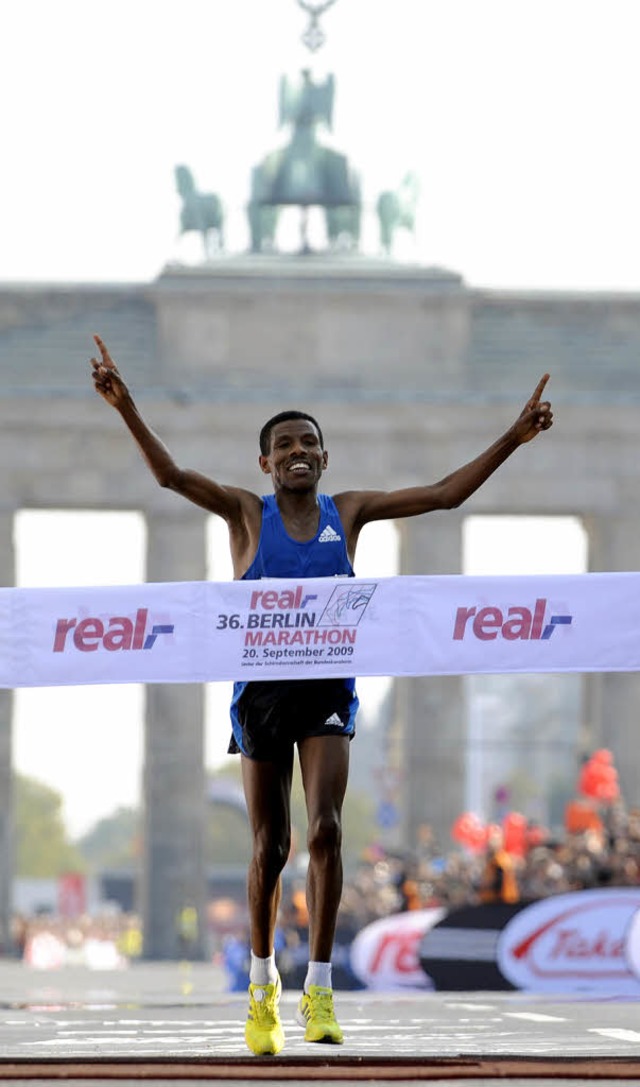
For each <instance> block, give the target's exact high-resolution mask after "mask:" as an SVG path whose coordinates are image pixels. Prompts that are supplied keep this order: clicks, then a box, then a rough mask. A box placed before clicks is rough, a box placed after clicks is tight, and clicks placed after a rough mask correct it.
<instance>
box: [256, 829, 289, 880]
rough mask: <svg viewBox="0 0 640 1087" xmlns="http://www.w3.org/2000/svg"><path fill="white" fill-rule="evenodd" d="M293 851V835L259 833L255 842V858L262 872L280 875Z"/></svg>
mask: <svg viewBox="0 0 640 1087" xmlns="http://www.w3.org/2000/svg"><path fill="white" fill-rule="evenodd" d="M290 851H291V836H290V835H289V834H287V835H281V836H276V837H273V836H271V835H267V834H258V835H257V836H256V838H255V841H254V843H253V859H254V862H255V864H256V865H257V866H258V868H259V869H260V870H261V871H262V872H269V873H271V874H272V875H280V872H282V869H283V868H284V866H285V864H286V863H287V860H288V859H289V853H290Z"/></svg>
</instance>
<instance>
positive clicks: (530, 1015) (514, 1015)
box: [504, 1012, 567, 1023]
mask: <svg viewBox="0 0 640 1087" xmlns="http://www.w3.org/2000/svg"><path fill="white" fill-rule="evenodd" d="M504 1015H505V1018H506V1017H507V1016H509V1017H510V1018H511V1019H527V1020H528V1021H529V1022H530V1023H566V1022H567V1020H566V1018H565V1017H564V1016H563V1015H543V1014H542V1012H505V1013H504Z"/></svg>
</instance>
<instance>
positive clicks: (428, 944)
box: [419, 903, 526, 992]
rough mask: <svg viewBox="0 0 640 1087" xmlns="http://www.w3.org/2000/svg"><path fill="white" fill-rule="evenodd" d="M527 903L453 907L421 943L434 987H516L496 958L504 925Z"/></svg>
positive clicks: (422, 958)
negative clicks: (505, 974)
mask: <svg viewBox="0 0 640 1087" xmlns="http://www.w3.org/2000/svg"><path fill="white" fill-rule="evenodd" d="M525 908H526V904H522V903H518V904H515V905H511V904H508V903H492V904H490V905H481V906H462V907H460V909H456V910H451V912H450V913H447V914H446V915H445V916H444V917H443V918H442V920H441V921H438V924H437V925H434V927H433V928H431V929H429V931H428V932H427V933H426V935H425V936H424V938H423V939H422V941H421V943H420V948H419V956H420V965H421V966H422V969H423V970H424V971H425V973H426V974H428V976H429V977H430V978H431V980H432V982H433V984H434V985H435V988H436V989H438V990H441V991H447V990H448V991H450V992H473V991H476V990H487V991H492V990H493V991H495V990H508V989H515V988H516V986H515V985H513V984H512V983H511V982H510V981H509V980H508V979H507V978H506V977H505V976H504V974H503V973H502V971H501V970H500V967H499V966H498V962H497V948H498V940H499V938H500V935H501V933H502V930H503V928H504V927H505V925H506V924H507V923H508V922H509V921H510V920H511V918H512V917H515V915H516V914H517V913H519V912H520V911H521V910H523V909H525Z"/></svg>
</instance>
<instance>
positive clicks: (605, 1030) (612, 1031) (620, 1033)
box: [588, 1027, 640, 1042]
mask: <svg viewBox="0 0 640 1087" xmlns="http://www.w3.org/2000/svg"><path fill="white" fill-rule="evenodd" d="M588 1030H589V1032H590V1033H591V1034H604V1036H605V1038H616V1039H617V1041H619V1042H640V1030H624V1028H623V1027H589V1028H588Z"/></svg>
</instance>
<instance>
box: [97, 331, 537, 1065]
mask: <svg viewBox="0 0 640 1087" xmlns="http://www.w3.org/2000/svg"><path fill="white" fill-rule="evenodd" d="M95 342H96V344H97V347H98V352H99V358H93V359H92V360H91V362H92V366H93V380H94V384H95V388H96V390H97V392H98V393H99V394H100V396H102V398H103V399H104V400H106V402H107V403H108V404H111V406H112V407H114V408H115V409H116V410H117V411H118V412H119V413H120V415H121V416H122V419H123V421H124V423H125V425H126V426H127V428H128V429H129V432H130V434H131V436H132V437H133V439H134V441H135V442H136V444H137V446H138V448H139V450H140V452H141V454H142V456H143V458H144V460H145V461H146V463H147V465H148V467H149V468H150V470H151V472H152V473H153V475H154V477H155V478H156V480H157V481H158V483H159V484H160V486H161V487H168V488H170V489H171V490H173V491H175V492H176V493H177V494H180V495H182V496H183V497H184V498H188V499H189V501H191V502H194V503H196V505H199V506H202V507H203V508H204V509H206V510H209V511H210V512H211V513H215V514H217V515H218V516H219V517H222V518H224V520H225V521H226V523H227V525H228V528H229V546H230V549H231V557H232V561H233V570H234V577H235V578H238V579H240V578H245V579H248V580H254V579H257V578H263V577H270V578H296V579H298V578H305V577H309V578H312V577H339V576H348V577H352V576H353V565H352V564H353V561H354V558H355V552H356V544H357V542H358V536H359V534H360V531H361V529H362V528H363V526H364V525H366V524H368V523H369V522H370V521H380V520H384V519H396V518H399V517H416V516H418V515H419V514H422V513H429V512H431V511H432V510H443V509H454V508H455V507H457V506H460V505H461V504H462V503H463V502H464V501H465V500H466V499H467V498H469V496H470V495H472V494H473V493H474V492H475V491H477V490H478V488H479V487H480V486H481V485H482V484H483V483H484V482H485V481H486V480H487V479H488V478H489V476H491V475H492V474H493V472H495V471H496V469H497V468H499V467H500V465H501V464H503V463H504V461H505V460H506V459H507V458H508V457H509V456H511V454H512V453H514V452H515V450H516V449H517V448H518V447H519V446H521V445H524V444H525V443H527V442H530V441H531V440H532V438H535V437H536V436H537V435H538V433H539V432H540V431H542V430H548V429H549V427H550V426H551V424H552V412H551V406H550V404H549V402H548V401H547V400H544V401H543V400H541V397H542V394H543V391H544V388H545V386H546V384H547V381H548V379H549V375H548V374H545V375H544V376H543V377H542V378H541V380H540V381H539V383H538V385H537V387H536V389H535V391H534V393H533V396H532V397H531V399H530V400H528V401H527V403H526V404H525V406H524V408H523V410H522V412H521V413H520V415H519V416H518V418H517V419H516V420H515V422H514V423H513V424H512V425H511V426H510V427H509V428H508V430H507V431H506V432H505V433H504V434H503V435H502V437H500V438H498V439H497V441H495V442H494V443H493V445H491V446H489V448H488V449H486V450H485V451H484V453H481V454H480V455H479V456H478V457H476V458H475V459H474V460H472V461H470V462H469V463H468V464H465V465H463V466H462V467H461V468H458V469H457V470H456V471H454V472H452V473H451V474H450V475H448V476H446V477H445V478H444V479H442V480H440V481H439V482H437V483H433V484H428V485H426V486H422V487H409V488H407V489H405V490H398V491H389V492H387V491H344V492H343V493H342V494H337V495H335V496H334V497H329V496H328V495H326V494H322V493H319V485H320V480H321V478H322V475H323V473H324V471H325V469H326V468H327V462H328V453H327V450H326V449H325V447H324V439H323V436H322V431H321V429H320V426H319V425H318V423H317V422H316V420H315V419H314V418H313V417H312V416H310V415H307V414H306V413H305V412H301V411H284V412H281V413H280V414H278V415H275V416H274V417H273V418H272V419H270V420H269V421H268V422H267V423H265V425H264V427H263V428H262V431H261V433H260V439H259V444H260V455H259V458H258V464H259V468H260V471H261V472H263V473H264V475H266V476H271V482H272V486H273V494H268V495H265V496H262V497H261V496H260V495H258V494H254V493H252V492H250V491H246V490H244V489H242V488H239V487H233V486H228V485H225V484H221V483H217V482H215V481H214V480H212V479H209V478H208V477H207V476H204V475H201V474H200V473H199V472H197V471H193V470H192V469H190V468H181V467H179V466H178V465H177V464H176V462H175V461H174V459H173V457H172V456H171V454H170V452H169V451H168V449H167V448H166V446H165V445H164V444H163V443H162V441H161V440H160V439H159V438H158V437H157V436H156V434H154V433H153V431H152V430H150V428H149V427H148V426H147V424H146V423H145V422H144V420H143V419H142V417H141V415H140V413H139V411H138V409H137V407H136V405H135V403H134V401H133V399H132V397H131V394H130V392H129V390H128V389H127V386H126V384H125V382H124V381H123V379H122V377H121V375H120V373H119V371H118V369H117V367H116V365H115V363H114V362H113V359H112V358H111V356H110V354H109V351H108V350H107V347H106V345H105V344H104V343H103V341H102V340H101V339H100V337H99V336H96V337H95ZM357 709H358V699H357V695H356V691H355V682H354V680H352V679H328V680H288V681H278V680H271V681H268V682H262V683H261V682H255V683H254V682H250V683H236V684H235V686H234V693H233V699H232V705H231V723H232V739H231V744H230V748H229V750H230V751H234V752H239V753H240V757H241V763H242V780H243V786H244V792H245V797H246V802H247V810H248V814H249V822H250V826H251V832H252V837H253V854H252V859H251V862H250V865H249V871H248V879H247V894H248V904H249V916H250V937H251V968H250V985H249V1013H248V1018H247V1023H246V1030H245V1038H246V1042H247V1045H248V1047H249V1049H251V1050H252V1052H253V1053H256V1054H260V1055H262V1054H275V1053H278V1052H280V1050H281V1049H282V1047H283V1045H284V1032H283V1029H282V1024H281V1021H280V1015H279V1011H278V1004H279V998H280V990H281V985H280V977H279V974H278V971H277V967H276V963H275V953H274V934H275V928H276V918H277V914H278V905H279V902H280V894H281V878H280V877H281V873H282V870H283V868H284V866H285V864H286V861H287V858H288V856H289V848H290V841H291V813H290V796H291V781H292V773H293V758H294V747H296V746H297V749H298V759H299V762H300V770H301V774H302V782H303V787H304V794H305V800H306V807H307V822H308V830H307V848H308V852H309V867H308V874H307V905H308V912H309V951H310V962H309V966H308V972H307V976H306V979H305V983H304V987H303V994H302V997H301V1000H300V1004H299V1006H298V1013H297V1019H298V1021H299V1023H300V1024H301V1025H303V1026H304V1028H305V1040H306V1041H308V1042H329V1043H336V1044H339V1043H341V1042H342V1040H343V1036H342V1031H341V1029H340V1026H339V1025H338V1022H337V1020H336V1017H335V1012H334V1006H333V990H332V986H331V954H332V949H333V942H334V934H335V928H336V917H337V912H338V906H339V903H340V898H341V894H342V821H341V820H342V804H343V800H344V795H345V791H346V787H347V776H348V768H349V745H350V741H351V739H352V738H353V735H354V732H355V717H356V711H357Z"/></svg>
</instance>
